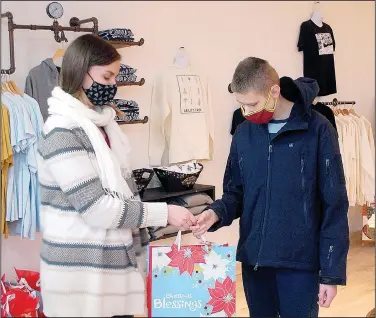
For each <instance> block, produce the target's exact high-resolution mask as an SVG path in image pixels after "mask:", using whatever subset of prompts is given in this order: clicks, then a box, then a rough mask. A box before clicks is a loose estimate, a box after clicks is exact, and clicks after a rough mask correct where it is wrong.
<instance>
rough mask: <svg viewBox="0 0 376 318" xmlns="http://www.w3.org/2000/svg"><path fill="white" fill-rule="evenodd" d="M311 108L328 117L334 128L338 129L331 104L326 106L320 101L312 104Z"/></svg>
mask: <svg viewBox="0 0 376 318" xmlns="http://www.w3.org/2000/svg"><path fill="white" fill-rule="evenodd" d="M311 108H312V109H314V110H315V111H317V112H319V113H320V114H321V115H323V116H324V117H326V119H327V120H329V121H330V123H331V124H332V125H333V127H334V129H335V130H336V131H337V125H336V119H335V118H334V114H333V111H332V110H331V108H330V107H329V106H326V105H325V104H323V103H320V102H318V103H316V104H315V105H312V106H311Z"/></svg>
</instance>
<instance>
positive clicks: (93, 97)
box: [82, 73, 117, 106]
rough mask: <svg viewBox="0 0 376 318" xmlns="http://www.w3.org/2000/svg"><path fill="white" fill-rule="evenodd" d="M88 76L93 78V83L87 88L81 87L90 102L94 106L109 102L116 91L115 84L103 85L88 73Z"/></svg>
mask: <svg viewBox="0 0 376 318" xmlns="http://www.w3.org/2000/svg"><path fill="white" fill-rule="evenodd" d="M88 75H89V76H90V78H91V79H92V80H93V84H91V86H90V87H89V88H86V89H85V88H82V89H83V90H84V92H85V94H86V96H87V98H88V99H89V101H90V102H92V104H93V105H94V106H103V105H107V104H109V103H110V102H111V101H112V100H113V99H114V97H115V95H116V92H117V86H116V84H114V85H104V84H100V83H98V82H96V81H94V79H93V78H92V77H91V75H90V74H89V73H88Z"/></svg>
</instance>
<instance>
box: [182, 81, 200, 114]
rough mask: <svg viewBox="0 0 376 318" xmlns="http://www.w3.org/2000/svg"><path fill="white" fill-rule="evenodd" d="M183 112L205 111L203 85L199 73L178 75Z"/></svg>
mask: <svg viewBox="0 0 376 318" xmlns="http://www.w3.org/2000/svg"><path fill="white" fill-rule="evenodd" d="M176 79H177V81H178V85H179V93H180V112H181V113H182V114H192V113H203V112H204V110H203V105H202V104H203V96H202V85H201V81H200V77H199V76H198V75H176Z"/></svg>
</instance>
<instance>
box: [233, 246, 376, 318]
mask: <svg viewBox="0 0 376 318" xmlns="http://www.w3.org/2000/svg"><path fill="white" fill-rule="evenodd" d="M236 293H237V295H236V296H237V302H236V316H238V317H247V316H248V307H247V303H246V300H245V296H244V292H243V285H242V275H241V269H240V266H238V275H237V289H236ZM374 307H375V247H374V246H373V247H370V246H364V247H362V246H352V247H351V248H350V252H349V256H348V265H347V286H346V287H339V288H338V295H337V297H336V298H335V299H334V301H333V303H332V306H331V307H330V308H320V315H319V316H320V317H366V316H367V314H368V312H369V311H371V310H372V309H373V308H374Z"/></svg>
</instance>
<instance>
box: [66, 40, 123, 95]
mask: <svg viewBox="0 0 376 318" xmlns="http://www.w3.org/2000/svg"><path fill="white" fill-rule="evenodd" d="M120 59H121V55H120V54H119V53H118V51H117V50H116V49H115V48H114V47H113V46H112V45H111V44H110V43H108V42H106V41H105V40H103V39H101V38H100V37H99V36H97V35H95V34H84V35H81V36H79V37H78V38H76V39H75V40H74V41H73V42H72V43H71V44H70V45H69V46H68V48H67V49H66V51H65V53H64V57H63V62H62V65H61V74H60V86H61V88H62V90H63V91H65V92H66V93H68V94H71V95H73V96H76V95H77V94H78V93H79V92H80V91H81V88H82V84H83V82H84V78H85V75H86V74H87V73H88V71H89V69H90V68H91V67H92V66H96V65H101V66H102V65H109V64H111V63H113V62H115V61H117V60H120Z"/></svg>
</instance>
